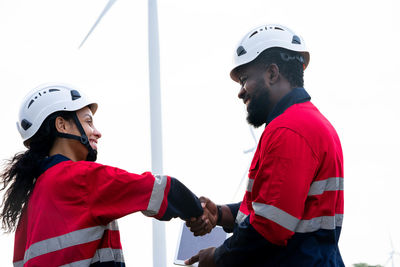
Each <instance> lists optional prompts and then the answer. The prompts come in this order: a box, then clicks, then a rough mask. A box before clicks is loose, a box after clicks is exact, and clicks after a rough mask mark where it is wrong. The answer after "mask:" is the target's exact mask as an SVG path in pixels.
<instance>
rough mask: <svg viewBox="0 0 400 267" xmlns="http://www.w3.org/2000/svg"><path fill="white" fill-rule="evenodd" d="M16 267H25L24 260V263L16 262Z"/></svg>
mask: <svg viewBox="0 0 400 267" xmlns="http://www.w3.org/2000/svg"><path fill="white" fill-rule="evenodd" d="M13 265H14V267H23V266H24V260H22V261H16V262H14V263H13Z"/></svg>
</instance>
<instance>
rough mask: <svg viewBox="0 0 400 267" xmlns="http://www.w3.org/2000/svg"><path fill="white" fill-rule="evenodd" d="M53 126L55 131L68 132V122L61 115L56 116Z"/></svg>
mask: <svg viewBox="0 0 400 267" xmlns="http://www.w3.org/2000/svg"><path fill="white" fill-rule="evenodd" d="M54 124H55V127H56V130H57V132H59V133H67V132H68V128H69V124H68V121H66V120H65V119H64V118H63V117H60V116H59V117H57V118H56V120H55V122H54Z"/></svg>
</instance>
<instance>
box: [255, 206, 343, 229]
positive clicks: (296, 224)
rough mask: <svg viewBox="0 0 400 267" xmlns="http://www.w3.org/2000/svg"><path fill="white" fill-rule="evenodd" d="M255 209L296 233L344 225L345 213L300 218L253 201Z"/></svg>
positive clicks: (256, 211)
mask: <svg viewBox="0 0 400 267" xmlns="http://www.w3.org/2000/svg"><path fill="white" fill-rule="evenodd" d="M253 209H254V212H255V214H257V215H259V216H262V217H264V218H266V219H268V220H271V221H273V222H275V223H277V224H279V225H280V226H282V227H284V228H286V229H288V230H290V231H292V232H296V233H310V232H314V231H317V230H319V229H326V230H333V229H335V228H336V227H338V226H342V223H343V214H336V215H335V216H321V217H316V218H312V219H310V220H299V219H297V218H296V217H294V216H292V215H290V214H289V213H286V212H284V211H283V210H281V209H278V208H276V207H274V206H271V205H267V204H262V203H257V202H253Z"/></svg>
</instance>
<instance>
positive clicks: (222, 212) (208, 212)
mask: <svg viewBox="0 0 400 267" xmlns="http://www.w3.org/2000/svg"><path fill="white" fill-rule="evenodd" d="M199 200H200V203H201V206H202V208H203V214H202V215H201V216H199V217H197V218H190V219H188V220H187V221H186V226H187V227H188V228H189V229H190V231H191V232H193V234H194V235H195V236H203V235H205V234H208V233H210V232H211V230H212V229H213V228H214V227H215V226H216V225H217V224H218V225H220V226H223V227H226V228H231V227H233V223H234V220H233V216H232V213H231V211H230V209H229V208H228V207H227V206H217V205H215V203H214V202H212V201H211V200H210V199H208V198H206V197H200V198H199ZM214 252H215V247H210V248H207V249H203V250H200V251H199V252H198V253H197V254H196V255H194V256H192V257H191V258H190V259H187V260H186V261H185V264H187V265H191V264H194V263H196V262H199V267H202V266H204V267H206V266H209V267H214V266H216V265H215V262H214Z"/></svg>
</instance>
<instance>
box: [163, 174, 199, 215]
mask: <svg viewBox="0 0 400 267" xmlns="http://www.w3.org/2000/svg"><path fill="white" fill-rule="evenodd" d="M202 213H203V209H202V207H201V204H200V201H199V199H198V198H197V196H196V195H195V194H193V193H192V192H191V191H190V190H189V189H188V188H187V187H186V186H185V185H184V184H182V183H181V182H180V181H179V180H178V179H175V178H172V177H171V187H170V190H169V192H168V195H167V207H166V210H165V213H164V214H163V215H162V216H161V217H158V218H157V217H156V218H157V219H159V220H162V221H168V220H170V219H171V218H176V217H179V218H181V219H183V220H186V219H189V218H190V217H198V216H201V214H202Z"/></svg>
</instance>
